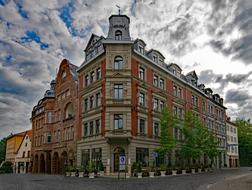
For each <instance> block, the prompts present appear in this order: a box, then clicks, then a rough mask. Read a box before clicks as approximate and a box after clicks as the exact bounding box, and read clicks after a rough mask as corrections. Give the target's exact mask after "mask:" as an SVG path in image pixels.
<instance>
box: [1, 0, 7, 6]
mask: <svg viewBox="0 0 252 190" xmlns="http://www.w3.org/2000/svg"><path fill="white" fill-rule="evenodd" d="M8 2H9V0H0V5H1V6H4V5H6V4H7V3H8Z"/></svg>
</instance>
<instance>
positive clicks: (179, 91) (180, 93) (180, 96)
mask: <svg viewBox="0 0 252 190" xmlns="http://www.w3.org/2000/svg"><path fill="white" fill-rule="evenodd" d="M178 97H179V98H182V90H181V88H178Z"/></svg>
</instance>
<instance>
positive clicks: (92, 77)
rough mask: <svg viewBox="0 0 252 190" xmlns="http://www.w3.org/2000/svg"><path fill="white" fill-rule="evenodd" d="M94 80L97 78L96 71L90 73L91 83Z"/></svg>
mask: <svg viewBox="0 0 252 190" xmlns="http://www.w3.org/2000/svg"><path fill="white" fill-rule="evenodd" d="M94 80H95V72H94V71H92V72H91V74H90V83H92V82H94Z"/></svg>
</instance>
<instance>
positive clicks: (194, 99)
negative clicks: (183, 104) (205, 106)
mask: <svg viewBox="0 0 252 190" xmlns="http://www.w3.org/2000/svg"><path fill="white" fill-rule="evenodd" d="M192 104H193V105H194V106H196V107H198V97H197V96H194V95H192Z"/></svg>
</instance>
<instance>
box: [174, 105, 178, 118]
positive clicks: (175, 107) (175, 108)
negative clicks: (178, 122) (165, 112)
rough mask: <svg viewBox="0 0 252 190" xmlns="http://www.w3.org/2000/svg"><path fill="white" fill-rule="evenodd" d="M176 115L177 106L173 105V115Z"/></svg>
mask: <svg viewBox="0 0 252 190" xmlns="http://www.w3.org/2000/svg"><path fill="white" fill-rule="evenodd" d="M177 115H178V108H177V106H173V116H175V117H177Z"/></svg>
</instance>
